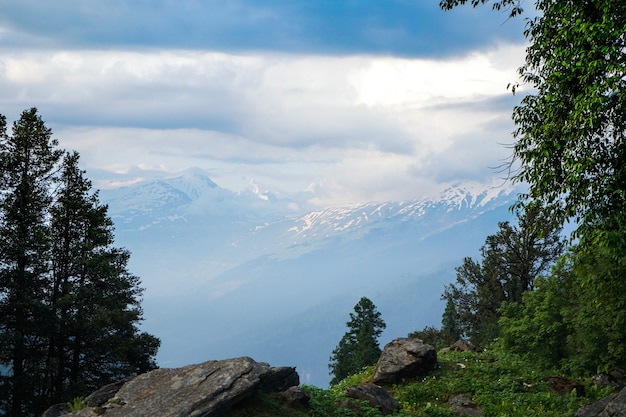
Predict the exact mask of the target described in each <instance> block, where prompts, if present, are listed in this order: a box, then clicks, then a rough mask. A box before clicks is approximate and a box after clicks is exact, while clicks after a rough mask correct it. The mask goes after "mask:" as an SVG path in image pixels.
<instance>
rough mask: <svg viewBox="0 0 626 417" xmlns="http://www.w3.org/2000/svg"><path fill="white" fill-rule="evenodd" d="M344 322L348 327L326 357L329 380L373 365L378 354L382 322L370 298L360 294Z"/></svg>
mask: <svg viewBox="0 0 626 417" xmlns="http://www.w3.org/2000/svg"><path fill="white" fill-rule="evenodd" d="M346 326H348V331H347V332H346V334H344V335H343V337H342V338H341V340H340V341H339V344H338V345H337V347H336V348H335V349H334V350H333V354H332V356H331V357H330V364H329V365H328V367H329V369H330V371H331V374H332V375H333V379H332V380H331V384H336V383H338V382H340V381H341V380H342V379H344V378H345V377H347V376H349V375H352V374H355V373H357V372H359V371H361V370H362V369H363V367H365V366H370V365H374V364H375V363H376V361H377V360H378V358H379V357H380V354H381V350H380V346H379V345H378V338H379V337H380V335H381V334H382V332H383V330H384V329H385V327H386V325H385V322H384V321H383V320H382V318H381V315H380V312H378V310H377V309H376V306H375V305H374V303H372V301H371V300H369V299H368V298H366V297H363V298H361V300H360V301H359V302H358V303H357V304H356V305H355V306H354V313H350V321H348V322H347V323H346Z"/></svg>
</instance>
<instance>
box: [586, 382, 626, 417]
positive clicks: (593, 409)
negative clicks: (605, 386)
mask: <svg viewBox="0 0 626 417" xmlns="http://www.w3.org/2000/svg"><path fill="white" fill-rule="evenodd" d="M574 417H626V388H623V389H622V390H621V391H620V392H619V393H617V394H612V395H609V396H608V397H606V398H603V399H601V400H600V401H596V402H595V403H591V404H588V405H586V406H584V407H582V408H579V409H578V410H577V411H576V413H575V414H574Z"/></svg>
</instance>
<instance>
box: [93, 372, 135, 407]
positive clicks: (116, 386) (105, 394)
mask: <svg viewBox="0 0 626 417" xmlns="http://www.w3.org/2000/svg"><path fill="white" fill-rule="evenodd" d="M133 378H134V377H129V378H125V379H122V380H121V381H118V382H113V383H112V384H108V385H105V386H103V387H102V388H100V389H99V390H97V391H94V392H92V393H91V394H89V395H88V396H87V398H85V399H84V400H83V404H84V405H85V406H87V407H99V406H101V405H103V404H105V403H106V402H107V401H109V400H110V399H111V398H113V397H114V396H115V394H117V392H118V391H119V390H120V388H122V386H123V385H124V384H125V383H127V382H128V381H130V380H131V379H133Z"/></svg>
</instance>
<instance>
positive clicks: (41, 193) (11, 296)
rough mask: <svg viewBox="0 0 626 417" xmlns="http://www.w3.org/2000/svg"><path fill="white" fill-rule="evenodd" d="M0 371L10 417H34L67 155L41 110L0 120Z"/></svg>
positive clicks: (39, 385) (39, 387) (40, 385)
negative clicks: (6, 370) (55, 192)
mask: <svg viewBox="0 0 626 417" xmlns="http://www.w3.org/2000/svg"><path fill="white" fill-rule="evenodd" d="M0 123H1V126H0V134H1V135H2V136H1V137H0V167H1V173H0V190H1V191H2V192H1V193H0V212H1V214H0V235H2V239H1V240H0V317H1V320H2V321H1V324H0V325H1V326H2V327H1V328H0V336H1V337H0V364H3V365H7V366H9V367H10V374H9V375H8V376H7V377H6V378H3V380H2V385H3V387H2V389H1V390H2V393H3V394H4V395H6V397H5V398H6V399H7V400H6V401H7V404H6V410H5V412H8V414H10V415H11V416H13V417H19V416H22V415H26V414H30V413H32V412H33V409H34V408H36V407H37V402H38V400H37V398H38V397H40V396H41V394H42V393H41V387H42V386H43V385H44V383H43V381H42V380H41V378H42V375H43V373H44V372H43V371H44V369H43V368H44V365H45V362H44V358H45V355H46V352H45V346H46V336H47V334H46V333H47V331H46V330H47V329H46V326H47V322H46V318H47V317H49V313H50V311H49V306H48V304H47V303H46V296H47V288H48V276H49V271H50V268H51V265H50V233H49V232H50V231H49V225H48V221H47V220H48V208H49V206H50V204H51V202H52V196H51V189H52V184H53V180H54V178H53V176H54V173H55V168H56V164H57V162H58V161H59V159H60V158H61V154H62V153H61V151H59V150H57V149H55V147H56V145H57V142H56V141H55V140H54V139H52V133H51V131H50V129H48V128H47V127H46V126H45V125H44V122H43V121H42V119H41V117H40V116H39V115H38V114H37V110H36V109H34V108H33V109H30V110H26V111H24V112H23V113H22V114H21V117H20V119H19V120H18V121H16V122H15V123H14V124H13V129H12V134H8V132H7V129H6V119H5V118H4V117H2V119H0Z"/></svg>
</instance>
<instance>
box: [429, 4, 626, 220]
mask: <svg viewBox="0 0 626 417" xmlns="http://www.w3.org/2000/svg"><path fill="white" fill-rule="evenodd" d="M466 2H467V0H442V1H441V2H440V6H441V7H442V8H444V9H451V8H453V7H455V6H458V5H460V4H465V3H466ZM486 2H487V0H471V4H472V5H473V6H477V5H479V4H482V3H486ZM520 3H521V2H520V0H500V1H495V2H494V3H493V7H494V8H495V9H501V8H509V10H510V11H511V15H512V16H515V15H517V14H519V13H521V12H522V9H521V7H520ZM534 6H535V9H536V10H537V12H538V16H537V17H534V18H532V19H530V20H528V23H527V27H526V29H525V31H524V35H525V36H526V37H527V38H528V40H529V42H530V46H529V47H528V48H527V49H526V60H525V63H524V64H523V65H522V66H521V67H520V69H519V74H520V75H521V79H522V82H523V83H526V84H528V85H529V86H530V87H531V89H532V90H534V91H536V93H534V94H529V95H526V96H525V97H524V98H523V99H522V101H521V104H520V105H519V106H517V107H515V109H514V110H513V119H514V121H515V124H516V126H517V128H516V131H515V133H514V137H515V139H516V143H515V145H514V147H513V153H514V155H513V158H514V159H518V160H519V161H520V162H521V167H520V169H519V171H518V172H517V173H516V174H515V176H514V179H515V180H517V181H522V182H528V184H529V185H530V190H529V193H528V196H527V197H529V198H530V199H532V200H533V201H536V202H539V203H541V205H543V206H546V207H549V208H550V213H551V214H552V215H554V216H555V217H556V218H558V219H560V220H561V221H562V220H566V219H568V218H570V217H576V218H578V219H579V220H580V221H581V225H582V227H583V230H582V231H584V228H586V227H595V225H596V222H597V221H598V220H604V219H609V218H610V219H612V218H614V217H615V215H616V214H617V215H618V217H620V216H621V213H623V212H624V210H625V208H626V206H625V204H626V191H625V189H624V187H625V184H626V143H625V141H624V139H625V136H626V96H625V91H624V90H625V87H626V65H625V62H626V38H625V37H624V33H626V4H624V2H623V1H621V0H576V1H575V0H557V1H549V0H537V1H535V4H534ZM513 91H514V92H515V86H514V90H513ZM622 225H623V224H622ZM608 226H611V225H608Z"/></svg>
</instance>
